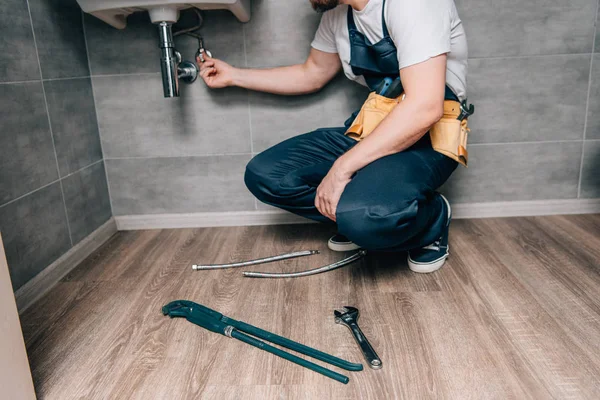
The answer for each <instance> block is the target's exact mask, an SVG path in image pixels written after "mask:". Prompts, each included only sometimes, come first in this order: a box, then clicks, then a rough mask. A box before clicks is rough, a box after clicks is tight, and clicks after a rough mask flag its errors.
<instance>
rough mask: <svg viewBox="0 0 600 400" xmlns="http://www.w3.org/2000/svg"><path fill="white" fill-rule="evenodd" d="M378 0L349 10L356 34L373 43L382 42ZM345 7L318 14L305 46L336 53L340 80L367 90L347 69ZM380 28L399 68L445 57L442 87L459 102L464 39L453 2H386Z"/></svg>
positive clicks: (380, 0)
mask: <svg viewBox="0 0 600 400" xmlns="http://www.w3.org/2000/svg"><path fill="white" fill-rule="evenodd" d="M382 6H383V0H370V1H369V2H368V3H367V5H366V6H365V8H363V9H362V10H361V11H356V10H352V13H353V15H354V22H355V24H356V27H357V29H358V30H359V31H360V32H361V33H362V34H363V35H365V36H366V37H367V39H369V41H370V42H371V43H377V42H379V41H380V40H381V39H383V35H384V32H383V27H382V23H381V11H382V10H381V8H382ZM348 7H349V6H346V5H340V6H338V7H336V8H334V9H333V10H329V11H327V12H325V13H324V14H323V17H322V18H321V23H320V25H319V29H318V30H317V33H316V35H315V38H314V40H313V42H312V44H311V46H312V47H314V48H315V49H317V50H321V51H324V52H326V53H338V54H339V56H340V59H341V60H342V66H343V68H344V73H345V74H346V76H347V77H348V78H349V79H351V80H353V81H356V82H358V83H360V84H362V85H365V86H366V85H367V84H366V82H365V80H364V78H363V77H362V76H356V75H354V73H353V72H352V67H351V66H350V38H349V35H348V21H347V15H346V14H347V12H348ZM385 8H386V9H385V23H386V24H387V27H388V31H389V35H390V37H391V39H392V40H393V42H394V44H395V45H396V48H397V51H398V64H399V66H400V69H402V68H406V67H408V66H411V65H414V64H418V63H421V62H423V61H427V60H428V59H430V58H432V57H435V56H438V55H440V54H444V53H447V56H448V62H447V69H446V84H447V85H448V86H449V87H450V89H452V91H454V93H456V95H457V96H458V97H459V99H461V100H463V99H465V98H466V86H467V58H468V51H467V37H466V35H465V30H464V28H463V25H462V22H461V20H460V18H459V16H458V12H457V10H456V5H455V4H454V0H387V1H386V2H385Z"/></svg>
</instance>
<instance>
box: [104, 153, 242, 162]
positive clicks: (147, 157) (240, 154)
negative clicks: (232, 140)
mask: <svg viewBox="0 0 600 400" xmlns="http://www.w3.org/2000/svg"><path fill="white" fill-rule="evenodd" d="M252 154H253V153H248V152H243V153H214V154H211V153H207V154H194V155H173V156H131V157H106V158H105V160H145V159H152V158H205V157H227V156H251V155H252Z"/></svg>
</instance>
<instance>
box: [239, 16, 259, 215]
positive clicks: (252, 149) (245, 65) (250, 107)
mask: <svg viewBox="0 0 600 400" xmlns="http://www.w3.org/2000/svg"><path fill="white" fill-rule="evenodd" d="M242 42H243V44H244V68H248V48H247V46H246V25H245V24H244V25H242ZM246 95H247V99H248V129H249V131H250V153H252V154H254V138H253V134H252V105H251V104H250V90H246ZM254 210H255V211H257V210H258V200H257V199H256V197H254Z"/></svg>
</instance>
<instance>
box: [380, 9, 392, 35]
mask: <svg viewBox="0 0 600 400" xmlns="http://www.w3.org/2000/svg"><path fill="white" fill-rule="evenodd" d="M381 26H382V28H383V37H384V38H387V37H389V36H390V33H389V31H388V28H387V24H386V23H385V0H383V4H382V5H381Z"/></svg>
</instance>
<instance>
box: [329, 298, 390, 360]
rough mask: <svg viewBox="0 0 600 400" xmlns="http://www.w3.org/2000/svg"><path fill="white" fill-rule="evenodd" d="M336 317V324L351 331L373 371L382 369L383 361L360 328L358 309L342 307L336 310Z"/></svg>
mask: <svg viewBox="0 0 600 400" xmlns="http://www.w3.org/2000/svg"><path fill="white" fill-rule="evenodd" d="M334 315H335V323H336V324H341V325H344V326H346V327H348V329H350V332H352V335H353V336H354V339H356V343H358V346H359V347H360V350H361V351H362V353H363V355H364V356H365V359H366V360H367V363H369V366H370V367H371V368H373V369H380V368H381V367H382V366H383V364H382V363H381V359H380V358H379V356H378V355H377V353H375V350H374V349H373V346H371V343H369V341H368V340H367V337H366V336H365V335H364V333H362V331H361V330H360V328H359V326H358V316H359V312H358V308H355V307H350V306H346V307H342V308H339V309H337V310H335V311H334Z"/></svg>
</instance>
